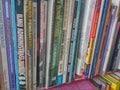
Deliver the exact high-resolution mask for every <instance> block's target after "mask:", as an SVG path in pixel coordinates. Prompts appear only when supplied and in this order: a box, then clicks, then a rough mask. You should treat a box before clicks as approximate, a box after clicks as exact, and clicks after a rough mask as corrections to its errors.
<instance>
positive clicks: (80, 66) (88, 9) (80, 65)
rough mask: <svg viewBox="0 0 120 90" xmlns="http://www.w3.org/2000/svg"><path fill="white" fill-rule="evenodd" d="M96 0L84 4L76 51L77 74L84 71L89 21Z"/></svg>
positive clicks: (89, 0)
mask: <svg viewBox="0 0 120 90" xmlns="http://www.w3.org/2000/svg"><path fill="white" fill-rule="evenodd" d="M95 3H96V0H88V1H86V4H85V10H84V19H83V24H82V25H83V26H82V31H81V36H80V43H79V51H78V53H79V54H78V60H77V61H78V62H77V70H76V74H77V75H80V76H81V75H82V74H83V71H84V63H85V57H86V52H87V47H88V42H89V33H90V26H91V21H92V18H93V12H94V8H95Z"/></svg>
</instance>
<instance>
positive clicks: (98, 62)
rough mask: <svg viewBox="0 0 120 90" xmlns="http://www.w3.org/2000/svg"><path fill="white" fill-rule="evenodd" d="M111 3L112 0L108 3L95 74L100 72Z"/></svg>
mask: <svg viewBox="0 0 120 90" xmlns="http://www.w3.org/2000/svg"><path fill="white" fill-rule="evenodd" d="M111 4H112V0H110V1H109V4H108V9H107V15H106V19H105V25H104V29H103V33H102V39H101V42H100V50H99V53H98V59H97V63H96V68H95V75H96V74H98V72H99V67H100V56H101V52H102V46H103V42H104V38H105V33H106V30H107V26H108V22H109V17H110V7H111Z"/></svg>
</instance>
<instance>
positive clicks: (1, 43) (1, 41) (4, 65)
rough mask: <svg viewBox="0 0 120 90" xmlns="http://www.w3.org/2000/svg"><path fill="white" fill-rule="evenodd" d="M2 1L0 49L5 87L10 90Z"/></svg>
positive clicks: (0, 6) (0, 5)
mask: <svg viewBox="0 0 120 90" xmlns="http://www.w3.org/2000/svg"><path fill="white" fill-rule="evenodd" d="M2 6H3V5H2V1H0V47H1V61H2V63H1V64H2V65H1V66H2V68H1V69H3V75H4V76H3V77H2V78H4V87H5V90H9V89H10V86H9V74H8V61H7V52H6V41H5V40H6V39H5V28H4V20H3V19H4V16H3V7H2Z"/></svg>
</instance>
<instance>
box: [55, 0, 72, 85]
mask: <svg viewBox="0 0 120 90" xmlns="http://www.w3.org/2000/svg"><path fill="white" fill-rule="evenodd" d="M69 3H70V1H68V0H66V1H65V3H64V17H63V29H62V39H61V45H60V55H59V66H58V76H57V85H60V84H62V80H63V68H64V67H63V65H64V55H65V42H66V32H67V31H66V30H67V23H68V22H67V20H68V6H69Z"/></svg>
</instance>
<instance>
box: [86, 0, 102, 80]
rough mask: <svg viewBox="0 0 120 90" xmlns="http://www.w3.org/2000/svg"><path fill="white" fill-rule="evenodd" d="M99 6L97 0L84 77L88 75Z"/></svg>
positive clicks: (99, 0) (99, 1)
mask: <svg viewBox="0 0 120 90" xmlns="http://www.w3.org/2000/svg"><path fill="white" fill-rule="evenodd" d="M100 6H101V0H97V1H96V6H95V10H94V15H93V19H92V24H91V29H90V36H89V45H88V51H87V56H86V62H85V77H86V78H87V77H88V74H89V71H90V65H91V56H92V53H93V47H94V39H95V36H96V29H97V23H98V18H99V13H100Z"/></svg>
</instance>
